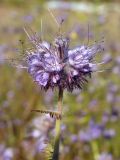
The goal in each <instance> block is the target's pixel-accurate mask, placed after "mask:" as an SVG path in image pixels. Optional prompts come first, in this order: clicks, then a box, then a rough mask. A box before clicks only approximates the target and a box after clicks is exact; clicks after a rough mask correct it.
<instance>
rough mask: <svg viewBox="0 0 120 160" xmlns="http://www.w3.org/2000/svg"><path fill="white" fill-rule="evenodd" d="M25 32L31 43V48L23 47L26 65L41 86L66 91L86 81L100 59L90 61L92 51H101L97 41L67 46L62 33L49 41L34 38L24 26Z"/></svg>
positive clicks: (93, 52) (96, 68) (93, 55)
mask: <svg viewBox="0 0 120 160" xmlns="http://www.w3.org/2000/svg"><path fill="white" fill-rule="evenodd" d="M25 32H26V33H27V35H28V37H29V40H30V42H32V44H33V45H34V49H32V50H29V49H28V50H26V53H27V59H26V60H27V66H26V68H27V69H28V72H29V73H30V75H31V76H32V77H33V79H34V81H35V82H37V83H38V84H39V86H41V87H42V88H44V89H45V90H47V89H49V88H54V87H58V88H62V89H67V90H68V91H73V89H75V88H79V89H81V88H82V86H83V84H84V83H85V82H87V76H91V73H92V72H94V71H97V70H98V66H99V65H101V64H103V63H104V62H102V63H94V62H93V59H94V57H95V55H96V54H97V53H98V52H101V51H102V45H101V44H98V43H96V44H94V45H92V46H85V45H82V46H80V47H77V48H74V49H71V50H70V49H69V41H70V40H69V38H64V37H63V36H62V35H61V36H58V37H57V38H55V40H54V42H53V43H52V44H50V43H48V42H46V41H38V39H37V37H36V36H35V35H34V36H30V35H29V34H28V32H27V31H26V30H25Z"/></svg>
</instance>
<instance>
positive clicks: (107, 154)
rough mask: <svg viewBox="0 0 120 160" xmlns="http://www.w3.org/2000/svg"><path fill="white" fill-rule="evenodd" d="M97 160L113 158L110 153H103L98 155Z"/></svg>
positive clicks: (110, 159) (111, 159)
mask: <svg viewBox="0 0 120 160" xmlns="http://www.w3.org/2000/svg"><path fill="white" fill-rule="evenodd" d="M98 160H113V156H112V154H110V153H106V152H103V153H101V154H100V156H99V158H98Z"/></svg>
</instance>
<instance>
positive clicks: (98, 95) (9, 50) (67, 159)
mask: <svg viewBox="0 0 120 160" xmlns="http://www.w3.org/2000/svg"><path fill="white" fill-rule="evenodd" d="M43 2H45V1H39V0H36V1H33V0H29V1H27V0H26V1H23V0H3V1H1V3H0V21H1V25H0V35H1V38H0V59H4V58H5V59H9V58H11V57H12V58H16V57H19V55H20V53H21V48H20V44H19V40H20V39H22V40H23V41H25V46H27V45H28V44H27V38H26V36H25V34H24V32H23V29H22V28H23V26H24V25H27V26H29V27H31V28H32V29H33V30H34V31H37V32H38V34H39V33H40V32H41V29H40V26H41V19H42V20H43V30H42V38H43V39H45V40H48V41H53V40H54V37H55V36H56V35H57V33H58V28H57V26H56V24H55V22H54V19H52V17H51V16H50V14H49V12H48V11H47V10H46V8H43V7H42V6H41V5H38V3H40V4H42V3H43ZM99 2H102V1H99ZM2 3H3V4H2ZM61 3H62V2H61ZM19 5H20V6H21V7H19ZM116 5H118V6H119V3H118V4H116ZM45 6H46V5H44V7H45ZM53 13H54V15H55V16H56V18H57V19H58V21H60V19H62V18H65V22H64V24H63V26H62V32H63V33H65V34H66V35H69V36H70V37H71V48H72V47H73V46H74V47H75V46H78V45H80V44H84V43H85V44H87V41H88V23H89V26H90V33H89V36H90V42H89V44H92V43H94V41H95V40H98V41H101V40H103V37H104V41H105V43H104V44H105V46H104V48H105V51H104V52H103V53H102V54H101V55H100V57H99V58H98V60H99V59H102V60H105V59H107V58H108V59H109V57H110V58H112V62H111V63H110V64H106V65H104V66H103V70H104V69H106V68H109V70H105V71H104V72H101V73H95V74H94V75H93V77H92V78H91V79H90V80H89V83H88V84H87V85H85V86H84V88H83V90H82V91H74V92H73V93H67V92H65V93H64V109H63V114H64V115H63V119H62V124H63V125H62V126H61V129H62V142H61V149H60V151H61V158H60V159H61V160H85V159H88V160H93V159H94V160H104V159H100V156H101V155H102V154H106V156H109V157H110V155H112V159H113V160H119V159H120V143H119V142H120V136H119V135H120V127H119V126H120V85H119V78H120V55H119V53H120V31H119V27H120V13H119V12H117V11H115V10H114V7H111V6H110V8H109V5H106V11H104V12H103V13H98V12H92V13H88V12H75V11H71V10H69V11H66V10H62V11H61V10H54V11H53ZM19 48H20V50H19ZM104 67H105V68H104ZM56 104H57V91H56V90H55V91H54V92H52V91H49V92H47V93H45V92H44V91H41V89H40V88H39V87H38V86H37V84H35V83H34V82H33V81H32V78H31V77H30V76H29V74H28V73H27V72H26V71H23V70H20V69H16V68H14V67H12V66H11V65H9V62H8V61H7V60H6V61H4V62H1V61H0V159H1V160H2V159H3V160H8V159H9V160H40V159H41V160H42V159H44V158H43V157H44V154H46V153H44V152H43V153H41V149H40V147H42V142H41V137H42V135H45V133H46V135H47V136H48V132H49V131H51V135H50V141H52V140H53V139H54V130H53V126H52V125H51V123H49V122H50V121H49V120H44V121H41V119H42V115H40V114H39V113H33V112H31V110H32V109H43V108H45V109H50V110H55V109H56ZM92 120H93V121H94V122H95V123H96V124H101V125H103V126H104V127H105V129H113V131H115V136H113V137H112V136H109V137H107V138H106V137H104V136H103V135H102V136H99V137H98V138H95V139H92V140H90V141H84V140H83V139H81V137H80V135H81V131H85V130H87V128H88V127H89V125H90V123H91V121H92ZM46 128H47V129H46ZM43 133H44V134H43ZM98 156H99V158H98ZM6 157H7V158H6ZM109 157H108V158H109ZM105 159H106V160H112V159H110V158H109V159H107V158H105Z"/></svg>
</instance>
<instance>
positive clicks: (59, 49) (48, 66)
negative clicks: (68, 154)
mask: <svg viewBox="0 0 120 160" xmlns="http://www.w3.org/2000/svg"><path fill="white" fill-rule="evenodd" d="M24 30H25V33H26V34H27V36H28V38H29V41H30V43H31V44H32V46H33V49H26V51H25V52H26V57H25V59H24V60H25V62H26V65H25V66H22V65H21V67H22V68H27V70H28V73H29V74H30V75H31V76H32V78H33V80H34V81H35V82H37V84H38V85H39V86H40V87H41V89H43V90H45V91H47V90H48V89H54V88H57V89H58V91H59V93H58V111H57V112H55V111H47V110H33V111H37V112H41V113H47V114H50V116H51V117H54V118H55V119H56V139H55V144H54V151H53V157H52V159H53V160H58V159H59V141H60V122H61V118H62V99H63V92H64V90H65V89H66V90H67V91H70V92H72V91H73V90H74V89H76V88H77V89H82V87H83V84H84V83H86V82H87V79H88V78H87V77H91V74H92V73H93V72H94V71H98V68H99V66H100V65H101V64H103V63H105V62H101V63H96V62H95V61H94V57H95V56H96V54H97V53H99V52H101V51H102V50H103V47H102V43H101V42H100V43H94V44H93V45H91V46H87V45H81V46H79V47H77V48H74V49H70V39H69V38H68V37H64V36H63V35H62V34H59V35H58V36H57V37H56V38H55V39H54V41H53V43H48V42H47V41H43V40H40V39H38V37H37V36H36V35H35V34H32V35H31V34H29V33H28V31H27V29H24Z"/></svg>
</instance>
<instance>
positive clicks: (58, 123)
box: [52, 87, 63, 160]
mask: <svg viewBox="0 0 120 160" xmlns="http://www.w3.org/2000/svg"><path fill="white" fill-rule="evenodd" d="M62 100H63V89H62V88H61V87H60V88H59V95H58V112H59V113H60V115H61V117H62ZM60 127H61V118H60V119H56V125H55V131H56V136H55V144H54V150H53V156H52V160H59V146H60V137H61V134H60Z"/></svg>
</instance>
